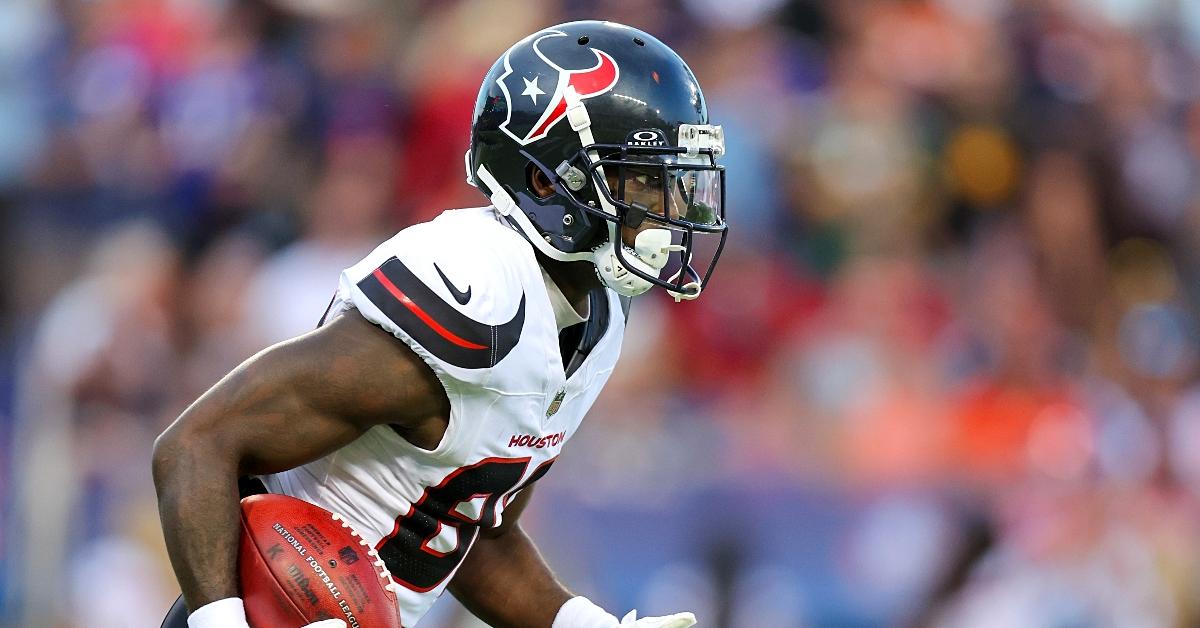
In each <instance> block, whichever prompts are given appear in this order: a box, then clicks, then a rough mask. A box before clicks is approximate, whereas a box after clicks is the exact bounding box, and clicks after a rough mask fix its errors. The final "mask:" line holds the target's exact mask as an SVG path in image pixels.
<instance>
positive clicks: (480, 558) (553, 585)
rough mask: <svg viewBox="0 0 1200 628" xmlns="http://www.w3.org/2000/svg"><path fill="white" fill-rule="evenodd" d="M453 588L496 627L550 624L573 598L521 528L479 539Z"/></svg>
mask: <svg viewBox="0 0 1200 628" xmlns="http://www.w3.org/2000/svg"><path fill="white" fill-rule="evenodd" d="M450 592H451V593H453V594H454V597H456V598H458V600H459V601H460V602H462V604H463V606H466V607H467V609H468V610H470V611H471V612H472V613H474V614H475V615H476V616H477V617H479V618H480V619H482V620H484V621H486V622H487V623H489V624H491V625H492V626H496V627H497V628H502V627H510V626H511V627H514V628H516V627H520V628H543V627H544V628H549V626H550V625H551V624H552V623H553V621H554V617H555V615H556V614H557V613H558V610H559V608H561V607H562V605H563V603H565V602H566V601H567V600H569V599H570V598H571V593H570V592H569V591H567V589H566V588H564V587H563V586H562V584H560V583H559V582H558V580H557V579H556V578H555V577H554V574H553V573H552V572H551V571H550V567H549V566H547V565H546V561H545V560H543V559H542V556H541V554H540V553H539V552H538V551H537V548H536V547H535V546H534V544H533V541H531V540H530V539H529V537H528V536H527V535H526V534H525V532H524V531H523V530H521V528H520V526H513V528H512V529H511V530H509V531H508V532H507V533H505V534H503V535H501V536H499V537H496V538H480V539H479V540H477V541H476V542H475V546H474V547H472V548H471V551H470V553H468V554H467V558H466V559H465V560H464V561H463V563H462V565H461V566H460V567H459V568H458V572H457V573H456V574H455V576H454V580H453V581H451V583H450Z"/></svg>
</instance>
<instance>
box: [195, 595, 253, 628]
mask: <svg viewBox="0 0 1200 628" xmlns="http://www.w3.org/2000/svg"><path fill="white" fill-rule="evenodd" d="M188 628H250V624H249V622H247V621H246V607H245V606H244V605H243V604H242V598H240V597H227V598H225V599H223V600H217V601H216V602H209V603H208V604H205V605H204V606H201V607H200V608H197V609H196V610H195V612H193V613H192V614H191V615H188Z"/></svg>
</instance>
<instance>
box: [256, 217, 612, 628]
mask: <svg viewBox="0 0 1200 628" xmlns="http://www.w3.org/2000/svg"><path fill="white" fill-rule="evenodd" d="M590 307H591V315H590V318H589V320H588V322H587V323H586V324H585V325H584V326H582V327H580V328H576V329H583V330H584V331H583V333H582V334H576V336H581V337H580V338H579V339H578V342H577V343H576V341H571V342H572V345H573V346H575V345H576V344H577V346H580V347H582V349H581V350H580V351H578V352H577V355H576V356H575V359H574V360H573V363H572V364H571V365H570V366H571V369H570V370H569V374H568V369H566V368H564V366H563V361H564V360H563V357H562V353H561V351H560V342H559V330H558V327H557V326H556V325H555V315H554V310H553V306H552V302H551V298H550V293H549V290H548V287H547V285H546V283H545V281H544V280H543V275H542V271H541V268H540V267H539V265H538V263H537V260H536V258H535V257H534V252H533V247H532V246H530V244H529V243H528V242H527V241H525V239H524V238H523V237H522V236H521V235H520V234H519V233H517V232H516V231H514V230H512V229H511V228H509V227H508V226H507V225H505V224H504V223H502V222H500V218H499V217H498V216H497V215H496V213H495V210H493V209H491V208H474V209H458V210H450V211H447V212H445V213H443V214H442V215H440V216H439V217H438V218H436V219H434V220H432V221H430V222H427V223H422V224H419V225H414V226H412V227H409V228H407V229H404V230H403V231H401V232H400V233H398V234H396V235H395V236H394V237H392V238H391V239H390V240H388V241H386V242H384V243H383V244H382V245H380V246H379V247H378V248H376V249H375V251H373V252H372V253H371V254H370V255H368V256H367V257H366V258H365V259H364V260H362V261H361V262H359V263H357V264H355V265H354V266H351V267H350V268H348V269H346V270H345V271H344V272H343V273H342V275H341V280H340V283H339V287H338V291H337V296H336V297H335V299H334V303H333V305H332V309H331V311H330V316H333V315H336V314H338V313H341V312H345V311H346V310H351V309H355V310H357V311H358V313H359V314H361V315H362V316H364V317H366V318H367V320H369V321H371V322H373V323H375V324H376V325H379V326H380V327H382V328H383V329H385V330H387V331H389V332H391V333H392V334H393V335H395V336H396V338H398V339H399V340H401V341H403V342H404V343H405V344H406V345H408V346H409V347H411V348H412V350H413V351H415V352H416V353H417V355H419V356H420V357H421V358H422V359H423V360H424V361H425V362H426V363H427V364H428V365H429V367H430V368H431V369H432V370H433V372H434V373H435V374H436V375H437V377H438V379H439V380H441V383H442V385H443V386H444V387H445V390H446V396H447V398H448V399H449V401H450V423H449V426H448V427H447V429H446V433H445V435H444V436H443V437H442V440H441V443H440V444H438V446H437V448H436V449H434V450H432V451H429V450H425V449H421V448H419V447H417V446H415V445H413V444H411V443H409V442H408V441H407V440H405V439H404V438H402V437H401V436H400V434H398V433H397V432H396V431H395V430H394V429H393V428H392V427H390V426H387V425H382V426H377V427H374V428H372V429H370V430H368V431H367V432H366V433H365V434H363V435H362V436H361V437H360V438H359V439H357V440H355V441H354V442H353V443H350V444H349V445H347V446H345V447H343V448H341V449H339V450H338V451H336V452H334V453H332V454H330V455H328V456H326V457H324V458H321V459H320V460H316V461H314V462H311V463H309V464H306V465H304V466H301V467H298V468H295V469H292V470H289V471H286V472H283V473H278V474H275V475H271V476H266V477H263V478H262V479H263V482H264V484H265V485H266V487H267V489H268V490H269V491H271V492H273V493H284V494H288V495H292V496H295V497H298V498H301V499H304V500H307V501H310V502H312V503H314V504H317V505H319V506H321V507H323V508H326V509H327V510H330V511H333V512H335V513H339V514H341V515H342V516H343V517H345V519H346V520H347V521H349V522H350V524H351V525H353V526H354V528H355V529H357V530H358V532H359V533H360V534H361V535H362V536H363V537H364V538H365V539H366V540H367V542H369V543H371V544H372V545H373V546H374V547H375V548H376V549H377V550H378V552H379V554H380V556H381V557H382V558H383V559H384V561H385V562H386V564H387V566H388V569H389V570H390V571H391V572H392V577H393V578H394V579H395V580H396V582H397V583H398V584H399V585H400V588H399V589H398V591H397V593H398V597H399V600H400V612H401V621H402V623H403V625H404V626H405V627H411V626H413V625H415V624H416V623H417V621H419V620H420V619H421V617H422V616H423V615H424V614H425V612H426V611H428V610H429V607H430V606H431V605H432V604H433V602H434V601H435V600H436V599H437V597H438V596H439V595H441V593H442V591H444V590H445V588H446V585H447V584H448V583H449V581H450V579H451V578H452V577H453V576H454V573H455V571H456V570H457V568H458V566H459V564H460V563H461V562H462V560H463V558H464V557H465V556H466V553H467V551H468V550H469V549H470V548H471V545H472V543H474V541H475V539H476V537H477V535H478V533H479V528H480V527H492V526H497V525H499V524H500V522H501V519H502V517H503V512H504V507H505V505H507V504H508V503H509V502H510V501H511V500H512V498H513V497H514V496H515V495H516V494H517V493H518V492H520V491H521V490H522V489H523V488H524V487H526V486H529V485H530V484H531V483H532V482H534V481H536V480H537V479H538V478H540V477H541V476H542V475H543V474H544V473H545V472H546V471H547V470H548V469H549V467H550V465H551V464H552V463H553V462H554V459H555V457H557V456H558V454H559V451H561V450H562V447H563V444H564V443H566V441H567V440H568V439H570V438H571V435H572V434H574V433H575V430H576V429H577V428H578V427H579V423H580V420H581V419H582V418H583V415H584V413H586V412H587V410H588V408H589V407H591V405H592V403H593V402H594V401H595V399H596V396H597V395H598V394H599V393H600V389H601V388H602V387H603V385H604V383H605V381H606V380H607V379H608V376H609V374H610V373H611V372H612V369H613V365H614V364H615V363H616V361H617V355H618V353H619V351H620V346H621V338H622V335H623V333H624V327H625V316H624V313H623V311H622V305H621V301H620V299H619V297H618V296H617V295H616V293H614V292H612V291H611V290H608V289H597V290H595V291H593V293H592V297H591V303H590ZM346 315H356V314H353V313H347V314H346ZM568 331H570V330H568ZM581 356H584V357H582V361H580V358H581Z"/></svg>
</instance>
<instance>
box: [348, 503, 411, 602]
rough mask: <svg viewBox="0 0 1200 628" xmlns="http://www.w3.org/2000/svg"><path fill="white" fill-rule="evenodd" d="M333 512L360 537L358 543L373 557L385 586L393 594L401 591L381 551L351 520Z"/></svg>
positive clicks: (373, 562) (352, 532)
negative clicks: (371, 543)
mask: <svg viewBox="0 0 1200 628" xmlns="http://www.w3.org/2000/svg"><path fill="white" fill-rule="evenodd" d="M332 514H333V520H334V521H337V522H338V523H341V524H342V527H343V528H346V529H348V530H350V536H353V537H354V538H356V539H358V544H359V545H361V546H363V547H365V548H367V556H368V557H369V558H371V559H372V562H371V564H372V565H374V566H375V571H376V572H378V573H379V578H380V579H381V580H383V583H384V584H383V588H384V589H387V590H388V591H390V592H391V593H392V594H393V595H395V594H397V593H399V592H400V585H398V584H396V581H395V580H394V579H392V572H391V571H389V570H388V568H387V563H384V562H383V559H382V558H380V557H379V552H376V551H375V548H373V547H371V545H370V544H369V543H367V540H366V539H364V538H362V535H361V534H359V533H358V530H355V529H354V526H352V525H350V522H348V521H346V518H345V517H343V516H341V515H339V514H337V513H332Z"/></svg>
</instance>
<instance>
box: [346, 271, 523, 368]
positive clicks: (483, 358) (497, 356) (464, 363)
mask: <svg viewBox="0 0 1200 628" xmlns="http://www.w3.org/2000/svg"><path fill="white" fill-rule="evenodd" d="M358 288H359V289H360V290H362V291H363V294H365V295H367V298H368V299H370V300H371V303H374V304H375V307H378V308H379V309H380V310H381V311H382V312H383V313H384V314H385V315H386V316H387V317H388V318H389V319H391V321H392V322H393V323H395V324H396V325H398V326H399V327H400V328H401V329H403V330H404V331H405V333H407V334H408V335H409V336H412V338H413V339H414V340H416V341H417V343H419V344H420V345H421V346H422V347H424V348H425V349H426V350H427V351H429V352H430V353H432V354H433V355H434V356H435V357H437V358H439V359H441V360H443V361H444V362H447V363H449V364H452V365H454V366H458V367H461V368H466V369H481V368H490V367H492V366H495V365H496V364H497V363H498V362H500V361H501V360H503V359H504V358H505V356H507V355H508V354H509V352H510V351H512V349H513V347H515V346H517V341H518V340H520V337H521V328H522V327H523V326H524V325H525V295H524V294H521V302H520V304H519V305H517V311H516V313H514V314H513V316H512V318H511V319H509V320H508V321H507V322H505V323H501V324H499V325H488V324H487V323H481V322H479V321H477V320H475V319H473V318H471V317H469V316H467V315H466V314H464V313H462V312H460V311H458V310H457V309H455V307H454V306H452V305H450V304H449V303H447V302H446V301H445V300H444V299H443V298H442V297H440V296H438V295H437V293H435V292H434V291H433V289H432V288H430V287H429V286H427V285H425V283H424V282H422V281H421V280H420V279H419V278H418V277H417V276H416V275H415V274H414V273H413V272H412V271H411V270H409V268H408V267H407V266H405V265H404V263H403V262H401V261H400V260H399V259H398V258H395V257H392V258H390V259H388V260H387V261H386V262H384V263H383V264H382V265H381V266H380V267H379V268H377V269H375V271H374V272H373V273H371V274H370V275H367V276H366V277H365V278H363V280H362V281H360V282H358Z"/></svg>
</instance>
